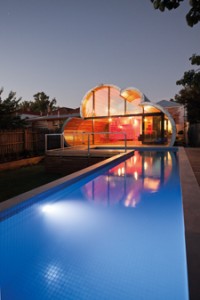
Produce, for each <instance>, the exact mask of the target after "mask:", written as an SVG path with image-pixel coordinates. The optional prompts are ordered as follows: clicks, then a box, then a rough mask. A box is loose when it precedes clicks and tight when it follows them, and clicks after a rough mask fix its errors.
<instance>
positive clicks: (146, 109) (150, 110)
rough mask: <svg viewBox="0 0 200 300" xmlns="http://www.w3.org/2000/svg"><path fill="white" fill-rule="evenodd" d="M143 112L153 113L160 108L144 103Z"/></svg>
mask: <svg viewBox="0 0 200 300" xmlns="http://www.w3.org/2000/svg"><path fill="white" fill-rule="evenodd" d="M144 112H145V113H154V112H160V110H159V109H158V108H155V107H153V106H151V105H144Z"/></svg>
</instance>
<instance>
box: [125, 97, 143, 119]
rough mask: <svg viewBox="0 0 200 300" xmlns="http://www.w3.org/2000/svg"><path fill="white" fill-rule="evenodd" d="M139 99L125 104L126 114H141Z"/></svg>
mask: <svg viewBox="0 0 200 300" xmlns="http://www.w3.org/2000/svg"><path fill="white" fill-rule="evenodd" d="M140 101H141V100H140V99H137V100H134V101H133V102H128V101H127V102H126V114H127V115H131V114H142V112H143V108H142V106H140V105H139V104H140Z"/></svg>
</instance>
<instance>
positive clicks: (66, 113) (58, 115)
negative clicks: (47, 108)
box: [27, 107, 80, 131]
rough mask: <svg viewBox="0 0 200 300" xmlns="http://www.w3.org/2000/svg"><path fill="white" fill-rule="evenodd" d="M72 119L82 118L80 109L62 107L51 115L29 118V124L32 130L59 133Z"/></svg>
mask: <svg viewBox="0 0 200 300" xmlns="http://www.w3.org/2000/svg"><path fill="white" fill-rule="evenodd" d="M72 117H80V113H79V108H77V109H73V108H67V107H61V108H58V109H57V110H55V111H53V112H52V114H51V115H47V116H41V117H40V116H38V117H33V118H29V119H27V122H28V123H29V126H31V127H32V128H47V129H49V130H55V131H57V130H58V129H60V128H62V126H63V124H64V122H65V121H66V120H67V119H68V118H72Z"/></svg>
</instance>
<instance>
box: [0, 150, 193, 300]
mask: <svg viewBox="0 0 200 300" xmlns="http://www.w3.org/2000/svg"><path fill="white" fill-rule="evenodd" d="M0 247H1V249H0V265H1V268H0V285H1V294H2V295H1V297H2V300H11V299H12V300H18V299H19V300H27V299H29V300H36V299H37V300H40V299H41V300H45V299H54V300H63V299H68V300H77V299H78V300H79V299H80V300H94V299H98V300H99V299H100V300H101V299H104V300H110V299H112V300H121V299H126V300H129V299H138V300H139V299H145V300H146V299H148V300H151V299H152V300H156V299H159V300H166V299H173V300H176V299H177V300H180V299H181V300H186V299H188V285H187V267H186V254H185V237H184V223H183V210H182V200H181V190H180V182H179V173H178V165H177V156H176V153H169V152H167V153H164V152H160V153H155V152H141V153H139V152H135V154H134V156H133V157H131V158H129V159H127V160H126V161H124V162H122V163H120V164H118V165H116V166H112V167H111V168H110V169H109V168H108V169H107V170H104V171H101V172H100V173H99V172H98V176H97V174H94V175H93V178H88V177H86V178H84V179H83V180H81V181H79V182H77V183H76V184H74V185H73V186H70V187H67V188H64V189H61V190H59V191H57V192H55V193H49V195H48V196H47V197H46V198H44V199H40V200H38V198H37V197H35V203H34V204H33V205H31V206H29V207H27V208H26V209H23V210H22V211H20V212H18V213H16V214H15V215H13V216H12V217H9V218H6V219H4V220H3V221H2V222H1V224H0Z"/></svg>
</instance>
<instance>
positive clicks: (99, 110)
mask: <svg viewBox="0 0 200 300" xmlns="http://www.w3.org/2000/svg"><path fill="white" fill-rule="evenodd" d="M94 116H95V117H97V116H108V87H104V88H102V89H99V90H97V91H95V110H94Z"/></svg>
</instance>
